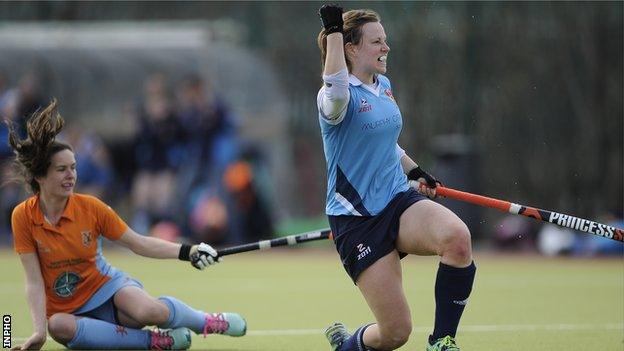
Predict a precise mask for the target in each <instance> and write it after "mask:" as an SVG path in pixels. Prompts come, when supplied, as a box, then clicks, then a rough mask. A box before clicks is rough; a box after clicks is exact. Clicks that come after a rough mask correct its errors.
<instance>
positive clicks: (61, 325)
mask: <svg viewBox="0 0 624 351" xmlns="http://www.w3.org/2000/svg"><path fill="white" fill-rule="evenodd" d="M48 333H50V336H51V337H52V339H54V340H55V341H56V342H58V343H60V344H63V345H65V344H67V343H68V342H69V341H71V339H73V338H74V335H75V334H76V317H74V316H72V315H71V314H67V313H55V314H53V315H52V317H50V319H48Z"/></svg>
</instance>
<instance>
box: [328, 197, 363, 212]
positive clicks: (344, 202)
mask: <svg viewBox="0 0 624 351" xmlns="http://www.w3.org/2000/svg"><path fill="white" fill-rule="evenodd" d="M334 197H335V198H336V200H338V202H340V204H341V205H342V206H344V207H345V208H346V209H347V211H349V212H351V213H352V214H354V215H356V216H360V217H362V214H361V213H360V212H358V210H356V209H355V207H353V205H352V204H351V203H350V202H349V200H347V199H346V198H345V197H344V196H342V194H340V193H339V192H336V194H335V195H334Z"/></svg>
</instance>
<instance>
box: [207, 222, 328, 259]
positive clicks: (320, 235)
mask: <svg viewBox="0 0 624 351" xmlns="http://www.w3.org/2000/svg"><path fill="white" fill-rule="evenodd" d="M330 238H332V233H331V230H330V229H329V228H326V229H321V230H316V231H312V232H307V233H301V234H294V235H289V236H284V237H281V238H275V239H271V240H261V241H258V242H255V243H249V244H242V245H236V246H231V247H226V248H223V249H220V250H217V255H218V256H227V255H233V254H237V253H241V252H247V251H255V250H268V249H270V248H273V247H277V246H289V245H297V244H301V243H305V242H308V241H316V240H324V239H330Z"/></svg>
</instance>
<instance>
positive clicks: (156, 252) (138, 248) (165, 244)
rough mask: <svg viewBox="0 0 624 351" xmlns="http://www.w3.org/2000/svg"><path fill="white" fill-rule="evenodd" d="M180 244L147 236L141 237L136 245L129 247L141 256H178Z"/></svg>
mask: <svg viewBox="0 0 624 351" xmlns="http://www.w3.org/2000/svg"><path fill="white" fill-rule="evenodd" d="M180 246H181V245H180V244H178V243H172V242H170V241H166V240H162V239H159V238H153V237H149V236H144V237H142V239H141V240H139V241H138V243H137V244H136V245H133V246H132V247H131V248H130V249H131V250H132V251H133V252H134V253H136V254H138V255H141V256H144V257H151V258H178V254H179V253H180Z"/></svg>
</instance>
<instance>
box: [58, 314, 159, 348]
mask: <svg viewBox="0 0 624 351" xmlns="http://www.w3.org/2000/svg"><path fill="white" fill-rule="evenodd" d="M150 338H151V332H150V331H149V330H139V329H132V328H126V327H123V326H120V325H116V324H113V323H109V322H106V321H101V320H99V319H93V318H79V319H77V320H76V334H75V335H74V337H73V339H71V340H70V341H69V342H68V343H67V347H68V348H70V349H78V350H132V349H134V350H137V349H140V350H149V348H150Z"/></svg>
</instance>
